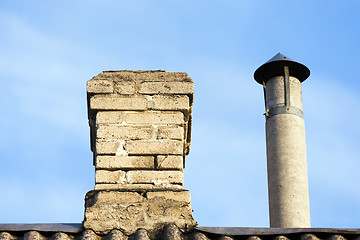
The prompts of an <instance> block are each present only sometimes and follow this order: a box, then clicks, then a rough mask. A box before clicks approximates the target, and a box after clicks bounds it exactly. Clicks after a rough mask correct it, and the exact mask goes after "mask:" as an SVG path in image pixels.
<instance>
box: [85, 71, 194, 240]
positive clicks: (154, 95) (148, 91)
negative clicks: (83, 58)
mask: <svg viewBox="0 0 360 240" xmlns="http://www.w3.org/2000/svg"><path fill="white" fill-rule="evenodd" d="M193 92H194V88H193V82H192V80H191V78H189V77H188V75H187V74H186V73H181V72H166V71H104V72H102V73H100V74H99V75H97V76H96V77H94V78H92V79H91V80H89V81H88V83H87V96H88V118H89V124H90V135H91V150H92V152H93V156H94V157H93V164H94V166H95V190H92V191H90V192H88V193H87V195H86V198H85V220H84V228H86V229H92V230H94V231H95V232H97V233H100V234H105V233H108V232H109V231H111V230H112V229H120V230H121V231H123V232H124V233H125V234H127V235H130V234H133V233H134V232H135V231H136V230H137V229H139V228H143V229H146V230H147V231H149V232H156V231H157V230H159V229H161V228H163V227H164V226H165V225H168V224H175V225H177V226H178V227H179V228H180V229H182V230H183V231H187V230H190V229H192V228H193V227H194V226H195V225H196V222H195V220H194V219H193V217H192V213H191V212H192V210H191V206H190V192H189V191H187V190H184V189H183V167H184V166H185V155H187V154H188V153H189V149H190V139H191V138H190V136H191V117H192V102H193Z"/></svg>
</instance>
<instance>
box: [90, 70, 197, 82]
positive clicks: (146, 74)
mask: <svg viewBox="0 0 360 240" xmlns="http://www.w3.org/2000/svg"><path fill="white" fill-rule="evenodd" d="M92 79H93V80H97V79H101V80H104V79H105V80H112V81H115V82H118V81H134V82H153V81H155V82H159V81H163V82H174V81H175V82H183V81H184V82H192V79H191V78H190V77H189V76H188V74H187V73H186V72H167V71H165V70H154V71H130V70H120V71H103V72H102V73H100V74H99V75H97V76H95V77H93V78H92Z"/></svg>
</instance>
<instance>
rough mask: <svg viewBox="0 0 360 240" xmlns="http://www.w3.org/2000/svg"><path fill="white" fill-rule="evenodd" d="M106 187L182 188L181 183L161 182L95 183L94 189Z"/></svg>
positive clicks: (122, 188) (135, 188)
mask: <svg viewBox="0 0 360 240" xmlns="http://www.w3.org/2000/svg"><path fill="white" fill-rule="evenodd" d="M106 189H114V190H115V189H118V190H164V189H179V190H180V189H183V187H182V185H179V184H166V185H165V184H163V185H154V184H152V183H148V184H144V183H136V184H132V183H124V184H116V183H99V184H96V185H95V190H106Z"/></svg>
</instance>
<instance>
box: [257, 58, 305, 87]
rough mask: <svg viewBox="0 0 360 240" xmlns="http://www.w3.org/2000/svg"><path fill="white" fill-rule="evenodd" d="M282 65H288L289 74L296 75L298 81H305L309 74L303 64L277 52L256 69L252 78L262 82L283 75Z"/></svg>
mask: <svg viewBox="0 0 360 240" xmlns="http://www.w3.org/2000/svg"><path fill="white" fill-rule="evenodd" d="M284 66H288V67H289V74H290V76H293V77H296V78H297V79H299V80H300V82H303V81H305V80H306V79H307V78H308V77H309V76H310V70H309V69H308V68H307V67H306V66H305V65H303V64H301V63H299V62H296V61H294V60H292V59H291V58H288V57H286V56H284V55H283V54H281V53H278V54H276V55H275V56H274V57H273V58H271V59H270V60H269V61H267V62H266V63H264V64H263V65H261V66H260V67H259V68H258V69H256V71H255V73H254V79H255V81H256V82H258V83H259V84H262V83H263V82H266V81H267V80H269V79H271V78H273V77H276V76H282V75H284Z"/></svg>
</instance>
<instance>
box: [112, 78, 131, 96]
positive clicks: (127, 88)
mask: <svg viewBox="0 0 360 240" xmlns="http://www.w3.org/2000/svg"><path fill="white" fill-rule="evenodd" d="M114 92H115V93H118V94H135V92H136V89H135V82H130V81H116V82H115V86H114Z"/></svg>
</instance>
